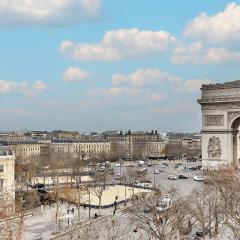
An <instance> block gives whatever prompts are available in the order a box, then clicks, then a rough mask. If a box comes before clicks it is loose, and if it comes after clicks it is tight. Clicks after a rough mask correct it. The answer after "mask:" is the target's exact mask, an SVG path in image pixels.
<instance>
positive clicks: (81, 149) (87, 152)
mask: <svg viewBox="0 0 240 240" xmlns="http://www.w3.org/2000/svg"><path fill="white" fill-rule="evenodd" d="M50 148H51V150H52V151H53V152H54V153H67V154H71V155H72V156H73V157H80V158H82V159H89V158H91V157H97V156H100V155H101V154H105V155H109V154H110V143H109V142H108V141H107V140H97V141H94V140H90V141H84V140H82V141H80V140H79V141H69V142H68V141H66V140H65V141H62V142H61V141H58V142H57V141H55V142H53V143H52V144H51V146H50Z"/></svg>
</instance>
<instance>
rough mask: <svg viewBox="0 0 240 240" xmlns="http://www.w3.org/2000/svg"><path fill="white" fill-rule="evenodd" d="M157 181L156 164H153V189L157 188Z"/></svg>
mask: <svg viewBox="0 0 240 240" xmlns="http://www.w3.org/2000/svg"><path fill="white" fill-rule="evenodd" d="M155 181H156V176H155V162H154V163H153V187H154V188H155Z"/></svg>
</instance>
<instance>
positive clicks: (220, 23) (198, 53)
mask: <svg viewBox="0 0 240 240" xmlns="http://www.w3.org/2000/svg"><path fill="white" fill-rule="evenodd" d="M183 33H184V36H185V38H184V40H183V42H184V43H182V45H179V46H177V47H176V48H175V50H174V51H173V54H172V56H171V61H172V62H173V63H176V64H184V63H190V64H221V63H225V62H239V61H240V51H239V47H240V44H239V41H240V5H239V4H237V3H234V2H233V3H229V4H228V5H227V6H226V8H225V9H224V10H223V11H222V12H218V13H216V14H214V15H212V16H209V15H208V14H207V13H201V14H199V15H198V16H197V17H195V18H194V19H193V20H192V21H191V22H189V23H188V24H187V26H186V28H185V29H184V32H183ZM195 38H196V39H198V41H196V42H192V43H188V42H187V41H188V40H189V39H191V40H192V39H195Z"/></svg>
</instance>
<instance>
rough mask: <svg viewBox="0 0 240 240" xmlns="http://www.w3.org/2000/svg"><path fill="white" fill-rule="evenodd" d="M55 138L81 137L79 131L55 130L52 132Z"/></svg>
mask: <svg viewBox="0 0 240 240" xmlns="http://www.w3.org/2000/svg"><path fill="white" fill-rule="evenodd" d="M51 136H52V138H53V139H80V133H79V132H71V131H62V130H55V131H53V132H52V133H51Z"/></svg>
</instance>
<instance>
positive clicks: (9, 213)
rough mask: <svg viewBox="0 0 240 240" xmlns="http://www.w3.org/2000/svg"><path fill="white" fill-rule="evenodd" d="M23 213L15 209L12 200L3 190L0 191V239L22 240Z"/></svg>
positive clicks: (20, 209)
mask: <svg viewBox="0 0 240 240" xmlns="http://www.w3.org/2000/svg"><path fill="white" fill-rule="evenodd" d="M23 217H24V212H23V209H22V208H20V207H16V206H15V204H14V199H13V198H12V197H11V196H10V195H9V193H8V192H7V191H5V190H2V189H1V191H0V239H1V240H22V239H23Z"/></svg>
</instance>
